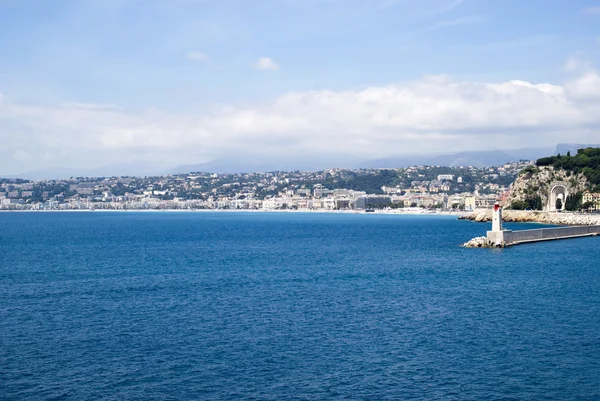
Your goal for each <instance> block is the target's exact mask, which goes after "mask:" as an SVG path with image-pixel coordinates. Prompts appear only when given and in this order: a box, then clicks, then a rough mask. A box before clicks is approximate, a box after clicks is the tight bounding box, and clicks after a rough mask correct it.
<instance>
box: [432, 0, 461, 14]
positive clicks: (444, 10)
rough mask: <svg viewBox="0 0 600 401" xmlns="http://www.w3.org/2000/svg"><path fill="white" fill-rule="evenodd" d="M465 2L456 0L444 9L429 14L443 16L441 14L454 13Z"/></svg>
mask: <svg viewBox="0 0 600 401" xmlns="http://www.w3.org/2000/svg"><path fill="white" fill-rule="evenodd" d="M464 2H465V0H454V1H452V2H450V3H448V4H446V5H445V6H443V7H440V8H437V9H435V10H432V11H431V12H430V13H429V14H441V13H445V12H448V11H452V10H454V9H455V8H458V7H460V6H461V5H462V4H463V3H464Z"/></svg>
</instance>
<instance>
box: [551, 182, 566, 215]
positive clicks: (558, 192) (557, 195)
mask: <svg viewBox="0 0 600 401" xmlns="http://www.w3.org/2000/svg"><path fill="white" fill-rule="evenodd" d="M567 187H568V184H566V183H564V182H557V183H554V185H552V189H551V190H550V196H549V197H548V208H547V209H548V211H549V212H556V201H557V199H560V200H561V203H562V207H561V209H560V210H565V203H566V200H567V196H568V195H569V191H568V190H567Z"/></svg>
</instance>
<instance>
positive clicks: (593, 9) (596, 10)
mask: <svg viewBox="0 0 600 401" xmlns="http://www.w3.org/2000/svg"><path fill="white" fill-rule="evenodd" d="M582 11H583V13H584V14H600V7H586V8H584V9H583V10H582Z"/></svg>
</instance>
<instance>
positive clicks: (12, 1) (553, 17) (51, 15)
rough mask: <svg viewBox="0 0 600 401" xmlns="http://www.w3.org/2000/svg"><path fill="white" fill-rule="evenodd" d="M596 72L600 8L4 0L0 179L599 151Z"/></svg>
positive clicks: (388, 1)
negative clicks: (229, 162)
mask: <svg viewBox="0 0 600 401" xmlns="http://www.w3.org/2000/svg"><path fill="white" fill-rule="evenodd" d="M599 67H600V0H569V1H566V0H565V1H562V0H556V1H548V0H527V1H523V0H53V1H39V0H0V175H14V174H20V173H22V172H26V171H31V170H40V169H51V168H59V167H73V166H77V167H79V168H82V169H84V168H86V169H90V168H97V167H102V166H109V165H119V164H126V163H129V164H132V165H135V164H138V165H148V164H153V165H156V166H163V167H165V168H166V167H169V166H177V165H182V164H194V163H203V162H208V161H210V160H214V159H226V158H232V159H235V158H240V157H254V158H268V157H273V155H277V156H278V157H313V158H314V157H322V158H335V157H338V156H339V157H342V156H348V157H353V158H357V159H361V158H362V159H372V158H380V157H387V156H393V155H399V154H426V153H435V154H439V153H448V152H454V151H460V150H486V149H516V148H525V147H538V146H554V145H555V144H556V143H559V142H578V143H598V142H600V72H599V70H598V68H599ZM331 167H335V166H331Z"/></svg>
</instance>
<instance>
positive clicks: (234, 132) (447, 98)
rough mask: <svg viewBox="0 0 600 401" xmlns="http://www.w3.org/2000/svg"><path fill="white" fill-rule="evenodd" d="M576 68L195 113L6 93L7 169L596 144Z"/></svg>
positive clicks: (591, 74)
mask: <svg viewBox="0 0 600 401" xmlns="http://www.w3.org/2000/svg"><path fill="white" fill-rule="evenodd" d="M580 65H586V64H585V63H580ZM576 71H577V76H576V77H574V79H572V80H570V81H568V82H566V83H565V84H563V85H557V84H548V83H542V84H535V83H531V82H526V81H520V80H514V81H508V82H499V83H484V82H457V81H454V80H452V79H451V78H450V77H448V76H426V77H423V78H422V79H420V80H417V81H413V82H405V83H400V84H396V85H386V86H374V87H368V88H364V89H362V90H347V91H329V90H319V91H308V92H292V93H287V94H285V95H282V96H280V97H278V98H276V99H273V100H272V101H271V102H268V103H266V104H262V105H255V106H249V107H242V108H237V107H232V106H229V107H223V108H221V109H218V110H215V111H212V112H203V113H190V114H175V113H166V112H160V111H157V110H148V111H144V112H138V113H134V112H127V111H125V110H122V109H119V108H115V107H81V105H77V104H71V105H61V106H57V107H51V106H40V105H31V104H22V103H18V102H15V101H13V100H11V99H9V98H6V99H5V100H4V103H2V104H0V137H1V139H2V145H3V146H2V149H0V172H3V173H6V170H8V169H10V168H11V164H10V160H11V159H12V157H15V158H16V157H18V158H20V159H22V165H25V164H26V163H29V165H30V166H31V168H41V167H44V163H50V162H52V163H53V164H54V165H57V164H63V165H65V164H68V163H71V164H75V165H77V163H80V164H83V165H86V166H89V167H94V166H101V165H108V164H116V163H120V162H123V160H128V161H130V160H138V161H153V162H154V161H157V162H158V161H160V162H166V163H170V164H183V163H193V162H197V161H199V160H207V159H210V158H212V157H218V156H227V155H236V154H241V153H253V154H280V155H286V154H287V155H291V154H296V155H298V154H305V155H314V154H324V153H329V154H340V155H342V154H346V155H354V156H357V157H365V158H366V157H380V156H386V155H393V154H399V153H407V152H408V153H410V152H414V153H416V152H450V151H456V150H464V149H490V148H522V147H529V146H543V145H550V146H553V145H554V144H556V143H558V142H564V141H566V140H568V141H573V142H582V143H585V142H588V143H591V142H597V137H598V132H599V131H600V114H599V113H598V112H597V110H599V109H600V74H599V73H598V71H596V70H594V69H593V68H589V69H588V68H585V69H583V70H576ZM19 151H22V152H26V153H27V154H29V155H31V156H32V157H31V159H30V160H25V158H24V157H22V156H24V155H23V154H19V153H17V152H19ZM11 156H12V157H11ZM46 160H49V161H46Z"/></svg>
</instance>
